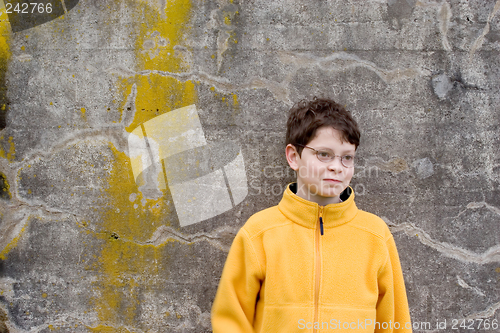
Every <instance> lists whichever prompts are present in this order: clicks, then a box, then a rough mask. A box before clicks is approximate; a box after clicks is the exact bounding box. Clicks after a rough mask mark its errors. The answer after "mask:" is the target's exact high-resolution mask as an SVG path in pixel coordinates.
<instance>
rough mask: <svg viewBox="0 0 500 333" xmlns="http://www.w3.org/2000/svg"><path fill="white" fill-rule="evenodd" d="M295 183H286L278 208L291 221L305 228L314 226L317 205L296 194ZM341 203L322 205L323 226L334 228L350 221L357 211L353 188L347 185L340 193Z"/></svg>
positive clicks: (316, 222) (317, 211) (315, 224)
mask: <svg viewBox="0 0 500 333" xmlns="http://www.w3.org/2000/svg"><path fill="white" fill-rule="evenodd" d="M296 188H297V183H291V184H288V186H287V187H286V190H285V192H284V193H283V198H282V199H281V201H280V203H279V204H278V208H279V210H280V211H281V212H282V213H283V214H284V215H285V216H286V217H287V218H288V219H290V220H292V221H293V222H295V223H297V224H300V225H302V226H304V227H306V228H312V229H314V228H316V226H317V224H318V219H319V207H320V206H319V205H318V204H317V203H315V202H312V201H308V200H306V199H303V198H301V197H299V196H298V195H296V194H295V193H294V192H296ZM340 198H341V199H342V200H343V202H341V203H335V204H329V205H326V206H322V207H323V225H324V228H326V229H328V228H334V227H337V226H339V225H342V224H345V223H347V222H349V221H351V220H352V219H353V218H354V217H355V216H356V214H357V213H358V208H357V207H356V204H355V203H354V190H353V189H352V187H350V186H349V187H348V188H346V189H345V190H344V192H342V193H341V194H340Z"/></svg>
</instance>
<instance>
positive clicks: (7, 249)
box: [0, 222, 27, 260]
mask: <svg viewBox="0 0 500 333" xmlns="http://www.w3.org/2000/svg"><path fill="white" fill-rule="evenodd" d="M26 223H27V222H26ZM25 228H26V225H25V226H24V227H23V228H22V229H21V231H20V232H19V234H18V235H17V236H16V237H14V239H12V240H11V241H10V243H9V244H7V246H6V247H4V249H3V250H2V252H0V259H1V260H5V259H7V254H8V253H9V252H10V250H12V249H13V248H15V247H16V246H17V242H18V241H19V239H20V238H21V236H22V235H23V234H24V231H25Z"/></svg>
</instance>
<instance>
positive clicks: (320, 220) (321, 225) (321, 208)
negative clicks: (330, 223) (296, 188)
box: [319, 206, 324, 236]
mask: <svg viewBox="0 0 500 333" xmlns="http://www.w3.org/2000/svg"><path fill="white" fill-rule="evenodd" d="M319 229H320V230H321V236H323V234H324V230H323V207H321V206H320V207H319Z"/></svg>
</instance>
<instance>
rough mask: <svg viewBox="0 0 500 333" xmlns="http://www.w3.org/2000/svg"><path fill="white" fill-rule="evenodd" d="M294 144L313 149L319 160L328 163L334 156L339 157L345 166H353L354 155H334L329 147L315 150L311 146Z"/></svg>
mask: <svg viewBox="0 0 500 333" xmlns="http://www.w3.org/2000/svg"><path fill="white" fill-rule="evenodd" d="M296 146H300V147H304V148H309V149H311V150H314V154H315V155H316V157H317V158H318V160H320V161H321V162H325V163H329V162H331V161H333V160H334V159H335V157H336V156H338V157H340V163H342V165H343V166H344V167H346V168H352V167H353V166H354V155H344V156H339V155H335V153H334V152H333V151H332V150H330V149H327V148H325V149H321V150H316V149H314V148H311V147H309V146H306V145H299V144H296Z"/></svg>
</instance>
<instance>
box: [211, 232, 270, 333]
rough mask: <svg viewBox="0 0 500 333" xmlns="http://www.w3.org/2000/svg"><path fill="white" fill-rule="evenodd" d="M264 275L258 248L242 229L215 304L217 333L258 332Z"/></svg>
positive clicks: (214, 319) (232, 249) (223, 275)
mask: <svg viewBox="0 0 500 333" xmlns="http://www.w3.org/2000/svg"><path fill="white" fill-rule="evenodd" d="M262 278H263V273H262V268H261V266H260V264H259V262H258V260H257V256H256V253H255V250H254V248H253V245H252V243H251V241H250V238H249V236H248V234H247V233H246V231H245V230H244V229H243V228H242V229H240V231H239V232H238V234H237V235H236V237H235V239H234V241H233V244H232V245H231V249H230V250H229V254H228V257H227V260H226V264H225V266H224V269H223V271H222V276H221V279H220V282H219V287H218V289H217V294H216V296H215V300H214V303H213V306H212V314H211V316H212V329H213V332H214V333H224V332H228V333H244V332H245V333H246V332H248V333H250V332H254V329H253V320H254V314H255V306H256V302H257V296H258V294H259V291H260V286H261V281H262Z"/></svg>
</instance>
